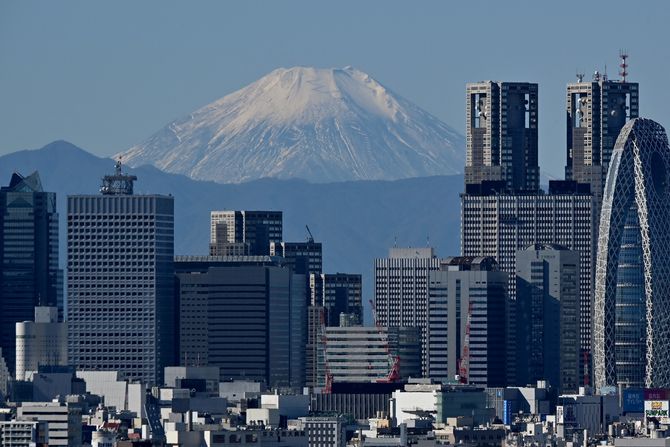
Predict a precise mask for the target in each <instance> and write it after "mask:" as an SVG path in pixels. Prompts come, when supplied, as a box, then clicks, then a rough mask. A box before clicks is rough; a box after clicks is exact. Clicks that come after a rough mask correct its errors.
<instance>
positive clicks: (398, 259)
mask: <svg viewBox="0 0 670 447" xmlns="http://www.w3.org/2000/svg"><path fill="white" fill-rule="evenodd" d="M439 268H440V260H439V259H438V258H437V257H436V256H435V252H434V250H433V249H432V248H431V247H425V248H391V249H390V250H389V256H388V258H379V259H375V291H374V294H375V295H374V307H375V313H376V319H377V321H376V323H377V324H379V325H380V326H385V327H392V326H393V327H418V328H421V346H422V374H425V373H426V360H427V349H426V348H427V345H426V327H427V325H428V279H429V277H430V272H431V271H435V270H437V269H439Z"/></svg>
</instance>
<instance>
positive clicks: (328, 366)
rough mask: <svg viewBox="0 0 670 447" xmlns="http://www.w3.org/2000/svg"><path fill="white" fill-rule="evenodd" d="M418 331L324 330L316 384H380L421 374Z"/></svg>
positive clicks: (415, 329)
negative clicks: (321, 357)
mask: <svg viewBox="0 0 670 447" xmlns="http://www.w3.org/2000/svg"><path fill="white" fill-rule="evenodd" d="M420 334H421V332H420V330H419V328H410V327H400V328H399V327H384V328H377V327H375V326H351V327H327V328H325V329H324V334H323V339H322V349H323V350H324V354H323V359H324V361H323V363H322V364H321V365H320V370H321V371H320V373H319V379H318V383H319V385H321V386H323V385H325V384H326V380H327V377H328V376H330V377H331V379H330V380H331V382H333V383H340V382H358V383H361V382H377V381H379V382H382V381H386V380H398V379H401V378H403V379H406V378H409V377H418V376H420V375H421V335H420Z"/></svg>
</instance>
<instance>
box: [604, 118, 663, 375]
mask: <svg viewBox="0 0 670 447" xmlns="http://www.w3.org/2000/svg"><path fill="white" fill-rule="evenodd" d="M669 170H670V148H669V147H668V137H667V135H666V133H665V130H664V129H663V127H662V126H661V125H660V124H658V123H656V122H654V121H652V120H648V119H642V118H636V119H634V120H632V121H629V122H628V123H627V124H626V125H625V126H624V127H623V129H622V130H621V133H620V135H619V138H618V139H617V141H616V144H615V146H614V151H613V152H612V158H611V160H610V165H609V171H608V174H607V182H606V184H605V190H604V195H603V202H602V214H601V219H600V230H599V233H598V257H597V264H596V278H595V317H594V318H595V322H594V372H595V384H596V386H597V387H602V386H606V385H618V384H621V385H625V386H642V385H644V386H646V387H659V388H665V387H670V368H668V364H669V362H670V337H669V336H668V335H669V330H670V311H669V309H670V263H668V259H669V258H670V193H669V191H668V171H669ZM640 358H642V359H643V361H642V362H641V361H640Z"/></svg>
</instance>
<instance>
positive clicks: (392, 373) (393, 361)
mask: <svg viewBox="0 0 670 447" xmlns="http://www.w3.org/2000/svg"><path fill="white" fill-rule="evenodd" d="M370 306H371V308H372V319H373V320H374V322H375V327H376V328H377V333H378V334H379V335H380V336H381V337H384V330H383V329H382V326H381V324H380V323H379V320H377V309H376V308H375V303H374V302H373V301H372V300H370ZM384 349H385V351H386V355H388V358H389V366H390V368H389V372H388V374H387V375H386V377H384V378H382V379H377V383H391V382H397V381H398V380H400V356H399V355H393V354H392V353H391V350H390V349H389V339H388V333H387V334H386V339H385V341H384Z"/></svg>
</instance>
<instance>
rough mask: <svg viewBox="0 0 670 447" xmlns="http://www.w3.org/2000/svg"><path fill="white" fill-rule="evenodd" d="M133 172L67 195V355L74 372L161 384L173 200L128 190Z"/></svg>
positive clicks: (168, 335) (166, 357) (169, 319)
mask: <svg viewBox="0 0 670 447" xmlns="http://www.w3.org/2000/svg"><path fill="white" fill-rule="evenodd" d="M134 180H136V177H135V176H131V175H126V174H123V173H122V172H121V164H120V162H118V163H117V164H116V172H115V174H113V175H107V176H105V177H104V178H103V184H102V187H101V189H100V191H101V194H100V195H75V196H69V197H68V308H67V313H68V357H69V359H70V363H71V364H72V365H73V366H75V367H76V368H77V369H79V370H95V371H121V372H122V373H123V374H124V375H125V376H126V377H128V378H130V379H133V380H139V381H143V382H145V383H149V384H159V383H161V382H162V380H161V375H162V373H163V368H164V367H165V366H167V365H171V364H173V362H174V360H175V359H174V333H175V331H174V324H173V323H174V310H175V304H174V301H173V297H174V295H173V281H174V280H173V267H172V258H173V255H174V199H173V198H172V197H171V196H161V195H135V194H133V181H134Z"/></svg>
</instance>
